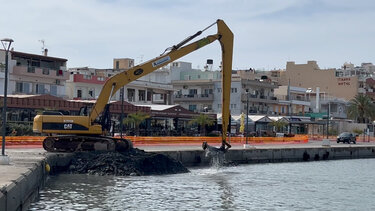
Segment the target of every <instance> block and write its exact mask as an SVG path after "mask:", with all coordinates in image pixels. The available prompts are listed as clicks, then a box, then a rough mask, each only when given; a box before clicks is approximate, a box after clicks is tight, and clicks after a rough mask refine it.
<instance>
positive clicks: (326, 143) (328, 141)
mask: <svg viewBox="0 0 375 211" xmlns="http://www.w3.org/2000/svg"><path fill="white" fill-rule="evenodd" d="M322 146H324V147H330V146H331V141H330V140H329V139H323V141H322Z"/></svg>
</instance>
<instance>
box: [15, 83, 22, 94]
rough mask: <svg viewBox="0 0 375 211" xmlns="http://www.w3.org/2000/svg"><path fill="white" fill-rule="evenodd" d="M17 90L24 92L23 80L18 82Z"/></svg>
mask: <svg viewBox="0 0 375 211" xmlns="http://www.w3.org/2000/svg"><path fill="white" fill-rule="evenodd" d="M16 92H17V93H22V92H23V84H22V82H16Z"/></svg>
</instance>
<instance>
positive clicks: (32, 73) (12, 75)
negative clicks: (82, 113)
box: [0, 49, 69, 97]
mask: <svg viewBox="0 0 375 211" xmlns="http://www.w3.org/2000/svg"><path fill="white" fill-rule="evenodd" d="M66 62H67V59H64V58H56V57H50V56H48V55H47V49H46V50H45V53H44V55H37V54H29V53H24V52H17V51H10V52H9V61H8V64H9V66H8V70H9V77H8V80H9V81H8V89H7V90H8V94H11V95H14V94H23V95H24V94H27V95H35V94H50V95H53V96H57V97H65V96H66V94H65V82H66V80H68V78H69V74H68V72H67V71H66ZM0 64H5V51H4V50H0ZM0 66H1V68H0V93H4V78H5V74H4V70H5V65H0Z"/></svg>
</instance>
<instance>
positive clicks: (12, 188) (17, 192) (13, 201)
mask: <svg viewBox="0 0 375 211" xmlns="http://www.w3.org/2000/svg"><path fill="white" fill-rule="evenodd" d="M5 191H6V193H5V194H6V195H7V207H6V209H5V210H17V209H19V208H20V206H21V203H22V202H21V200H22V195H21V194H22V193H21V187H20V186H18V185H16V184H15V183H11V184H10V185H8V186H7V187H6V189H5Z"/></svg>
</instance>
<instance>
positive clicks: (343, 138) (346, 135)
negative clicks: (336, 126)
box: [337, 132, 357, 144]
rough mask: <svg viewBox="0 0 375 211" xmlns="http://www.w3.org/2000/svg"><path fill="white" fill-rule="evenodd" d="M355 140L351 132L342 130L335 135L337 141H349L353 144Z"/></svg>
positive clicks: (355, 137)
mask: <svg viewBox="0 0 375 211" xmlns="http://www.w3.org/2000/svg"><path fill="white" fill-rule="evenodd" d="M356 141H357V136H356V135H355V134H353V133H349V132H343V133H341V134H340V135H339V136H337V143H340V142H343V143H348V144H350V142H353V144H355V143H356Z"/></svg>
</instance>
